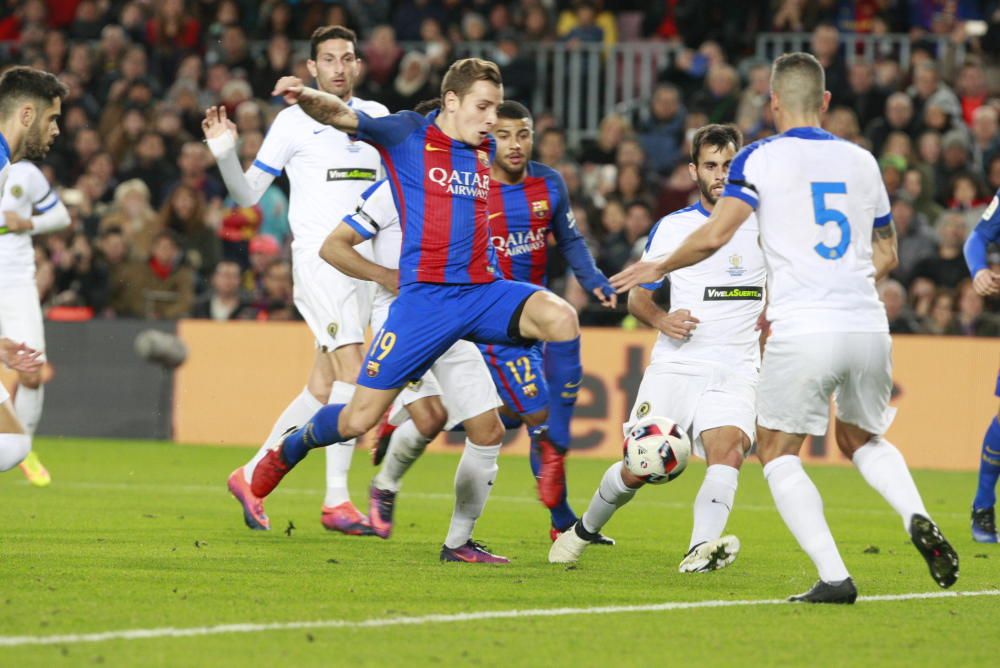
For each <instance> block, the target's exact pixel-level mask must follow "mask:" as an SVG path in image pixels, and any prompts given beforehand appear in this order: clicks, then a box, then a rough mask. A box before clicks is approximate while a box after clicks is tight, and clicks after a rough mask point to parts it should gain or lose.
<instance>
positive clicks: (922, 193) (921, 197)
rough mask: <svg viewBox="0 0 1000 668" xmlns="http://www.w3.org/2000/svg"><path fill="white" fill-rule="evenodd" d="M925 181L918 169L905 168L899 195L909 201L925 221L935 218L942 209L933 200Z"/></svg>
mask: <svg viewBox="0 0 1000 668" xmlns="http://www.w3.org/2000/svg"><path fill="white" fill-rule="evenodd" d="M926 181H927V177H925V175H924V173H923V172H922V171H921V170H920V169H917V168H915V167H911V168H909V169H907V170H906V173H905V174H903V184H902V188H901V193H900V195H901V196H902V197H905V198H906V199H907V200H908V201H909V202H910V203H911V205H912V206H913V208H914V210H915V211H916V212H917V213H919V214H920V215H921V216H923V217H924V220H925V221H931V220H937V219H938V216H940V215H941V212H942V211H943V210H944V209H943V208H942V207H941V205H939V204H938V203H937V202H935V201H934V198H933V197H932V196H931V189H930V188H928V187H927V185H926Z"/></svg>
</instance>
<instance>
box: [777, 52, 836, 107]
mask: <svg viewBox="0 0 1000 668" xmlns="http://www.w3.org/2000/svg"><path fill="white" fill-rule="evenodd" d="M771 90H772V91H774V92H776V93H777V94H778V97H779V98H780V99H781V103H782V106H783V107H785V108H787V109H789V110H793V111H800V112H813V111H819V110H820V109H821V108H822V106H823V93H824V91H825V90H826V73H825V72H824V71H823V66H822V65H820V62H819V61H818V60H816V57H815V56H813V55H812V54H810V53H803V52H798V53H786V54H784V55H782V56H779V57H778V59H777V60H775V61H774V66H773V67H772V68H771Z"/></svg>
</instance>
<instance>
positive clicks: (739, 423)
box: [549, 125, 765, 573]
mask: <svg viewBox="0 0 1000 668" xmlns="http://www.w3.org/2000/svg"><path fill="white" fill-rule="evenodd" d="M741 145H742V137H741V136H740V133H739V130H737V129H736V128H735V127H733V126H728V125H706V126H704V127H702V128H699V129H698V131H697V132H695V134H694V136H693V137H692V140H691V162H690V164H689V166H688V170H689V172H690V174H691V178H692V180H694V181H695V183H697V184H698V189H699V191H700V197H699V199H698V201H697V202H696V203H695V204H694V205H692V206H689V207H687V208H684V209H681V210H680V211H675V212H674V213H672V214H670V215H668V216H666V217H665V218H663V219H662V220H660V221H659V222H658V223H657V224H656V225H655V226H654V227H653V229H652V231H651V232H650V233H649V237H648V239H647V240H646V252H645V253H644V254H643V258H642V259H643V260H645V261H650V260H656V259H662V258H664V257H666V256H668V255H670V254H671V253H672V252H674V251H675V250H676V249H677V248H678V247H679V246H680V245H681V243H682V242H683V241H684V239H685V238H686V237H687V236H688V235H689V234H690V233H691V232H693V231H695V230H696V229H698V228H699V227H701V226H702V225H703V224H704V223H705V220H706V219H707V218H708V216H709V215H711V211H712V209H713V207H714V206H715V204H716V202H717V201H718V199H719V196H720V195H721V194H722V188H723V184H724V182H725V178H726V174H727V173H728V172H729V166H730V163H731V162H732V160H733V157H734V156H735V155H736V152H737V151H738V150H739V149H740V146H741ZM764 278H765V270H764V258H763V255H762V254H761V251H760V247H759V246H758V243H757V225H756V221H755V220H753V218H752V217H751V220H749V221H748V222H747V224H746V225H744V226H743V227H742V228H741V229H740V230H739V231H738V232H737V233H736V234H735V235H734V236H733V238H732V239H731V240H730V241H729V242H728V243H727V244H726V245H725V246H724V247H723V248H722V249H721V251H720V252H719V253H718V254H717V255H715V256H714V257H711V258H708V259H706V260H704V261H702V262H699V263H698V264H696V265H694V266H691V267H688V268H686V269H682V270H680V271H675V272H674V273H673V274H672V275H671V276H670V308H671V311H670V312H669V313H667V312H666V311H664V310H663V309H661V308H660V307H659V306H657V305H656V304H655V303H654V302H653V291H654V290H656V289H658V288H659V287H660V286H661V285H662V283H663V281H662V279H659V280H657V281H655V282H653V283H645V284H643V285H641V286H638V287H636V288H635V289H634V290H632V292H631V293H630V294H629V304H628V305H629V312H631V313H632V315H634V316H635V317H636V318H638V319H639V320H641V321H642V322H644V323H646V324H647V325H650V326H651V327H654V328H656V329H658V330H659V331H660V333H659V335H658V336H657V339H656V344H655V346H654V348H653V353H652V358H651V360H650V363H649V367H648V368H647V369H646V372H645V373H644V374H643V377H642V383H641V384H640V386H639V392H638V395H637V396H636V401H635V405H634V406H633V407H632V412H631V415H630V416H629V421H628V422H627V423H626V424H625V432H626V433H628V431H629V430H630V429H631V428H632V425H633V424H634V423H635V422H636V421H638V420H640V419H641V418H643V417H646V416H647V415H663V416H668V417H670V418H671V419H673V420H675V421H676V422H677V424H679V425H680V426H681V428H683V429H685V430H686V431H688V432H689V433H690V435H691V440H692V442H693V443H694V446H695V452H696V453H698V454H699V455H700V456H702V457H705V459H706V461H707V463H708V470H707V471H706V473H705V479H704V481H703V482H702V485H701V489H700V490H699V492H698V495H697V497H696V498H695V502H694V526H693V528H692V531H691V540H690V543H689V544H688V549H687V553H686V554H685V556H684V559H683V561H682V562H681V564H680V571H681V572H682V573H686V572H705V571H711V570H716V569H718V568H722V567H724V566H727V565H729V564H730V563H732V562H733V561H734V560H735V559H736V554H737V553H738V552H739V547H740V544H739V540H738V539H737V538H736V537H735V536H723V535H722V532H723V530H724V529H725V527H726V522H727V520H728V519H729V514H730V512H731V510H732V507H733V500H734V499H735V496H736V485H737V480H738V476H739V469H740V466H741V465H742V464H743V458H744V457H745V455H746V453H747V452H748V451H749V449H750V445H751V443H752V441H753V434H754V388H755V387H756V385H757V369H758V368H759V366H760V346H759V335H758V333H757V321H758V318H759V317H760V315H761V313H762V311H763V304H764V301H763V297H764ZM643 484H644V483H643V481H642V480H641V479H639V478H638V477H636V476H634V475H632V474H631V473H629V472H628V470H627V469H625V468H624V467H623V465H622V462H616V463H614V464H612V465H611V467H610V468H608V470H607V471H606V472H605V474H604V477H603V478H602V480H601V483H600V486H599V487H598V490H597V492H596V493H595V494H594V497H593V499H592V500H591V502H590V506H589V507H588V508H587V512H586V513H584V515H583V517H581V518H580V521H579V522H577V523H576V524H575V525H574V526H573V527H572V528H570V530H568V531H566V532H565V533H563V534H561V535H560V536H559V538H558V539H556V541H555V543H553V544H552V548H551V549H550V551H549V561H551V562H555V563H566V562H573V561H576V560H577V559H579V557H580V555H581V553H582V552H583V550H584V548H586V547H587V545H589V544H590V540H589V539H590V537H591V536H592V535H593V534H594V533H597V532H598V531H600V530H601V528H602V527H603V526H604V525H605V524H606V523H607V522H608V521H609V520H610V519H611V516H612V515H613V514H614V512H615V511H616V510H617V509H618V508H620V507H622V506H623V505H625V504H626V503H628V502H629V501H631V500H632V497H633V496H635V493H636V491H637V490H638V489H639V488H640V487H642V486H643Z"/></svg>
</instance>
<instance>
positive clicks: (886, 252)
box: [872, 222, 899, 281]
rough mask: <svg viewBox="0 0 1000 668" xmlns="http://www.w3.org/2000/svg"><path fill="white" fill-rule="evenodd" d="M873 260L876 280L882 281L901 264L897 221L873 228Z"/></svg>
mask: <svg viewBox="0 0 1000 668" xmlns="http://www.w3.org/2000/svg"><path fill="white" fill-rule="evenodd" d="M872 262H873V263H874V264H875V280H876V281H881V280H882V279H883V278H885V277H886V276H888V275H889V272H890V271H892V270H893V269H895V268H896V267H897V266H899V251H898V241H897V238H896V224H895V223H893V222H890V223H889V224H888V225H883V226H882V227H876V228H874V229H873V230H872Z"/></svg>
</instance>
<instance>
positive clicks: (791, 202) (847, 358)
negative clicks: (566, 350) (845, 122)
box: [612, 53, 958, 603]
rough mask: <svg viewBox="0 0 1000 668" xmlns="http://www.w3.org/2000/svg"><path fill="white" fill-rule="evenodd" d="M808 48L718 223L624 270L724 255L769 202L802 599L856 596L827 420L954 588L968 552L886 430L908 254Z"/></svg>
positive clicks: (774, 425)
mask: <svg viewBox="0 0 1000 668" xmlns="http://www.w3.org/2000/svg"><path fill="white" fill-rule="evenodd" d="M824 87H825V82H824V74H823V68H822V66H821V65H820V64H819V61H817V60H816V58H814V57H813V56H811V55H809V54H806V53H793V54H786V55H784V56H781V57H780V58H778V59H777V60H776V61H775V63H774V67H773V70H772V73H771V110H772V112H773V113H774V119H775V124H776V125H777V127H778V129H779V130H780V131H781V134H779V135H777V136H775V137H770V138H768V139H765V140H762V141H759V142H756V143H754V144H751V145H750V146H748V147H746V148H744V149H743V151H741V152H740V154H739V155H737V156H736V159H735V160H734V161H733V166H732V167H731V168H730V171H729V180H728V183H727V185H726V189H725V191H724V194H723V197H722V198H721V199H720V200H719V204H718V205H717V206H716V207H715V210H714V211H713V212H712V216H711V218H710V219H709V221H708V222H707V223H706V224H705V225H703V226H702V227H701V228H699V229H698V230H697V231H696V232H695V233H693V234H692V235H691V236H689V237H688V238H687V240H685V242H684V244H683V245H682V246H681V247H680V248H679V249H678V250H677V251H676V252H675V253H673V254H672V255H671V256H670V257H669V258H667V259H666V260H663V261H659V262H641V263H638V264H636V265H633V266H632V267H629V268H628V269H626V270H625V271H623V272H622V273H621V274H619V275H618V276H616V277H614V278H613V279H612V283H613V284H614V285H615V286H616V287H617V288H619V289H622V290H625V289H628V288H631V287H633V286H635V285H637V284H639V283H642V282H645V281H649V280H651V279H653V278H656V277H658V276H660V275H662V274H664V273H668V272H671V271H675V270H678V269H681V268H682V267H686V266H689V265H691V264H694V263H696V262H699V261H701V260H703V259H705V258H706V257H709V256H711V255H712V254H713V253H715V252H716V251H717V250H718V249H719V248H721V247H722V246H723V245H725V244H726V243H727V242H728V241H729V240H730V239H731V238H732V237H733V235H734V234H735V233H736V231H737V230H738V229H739V227H740V225H741V224H743V222H744V221H745V220H746V219H747V218H749V216H750V214H751V213H752V212H753V211H754V210H756V212H757V220H758V224H759V226H760V237H761V245H762V247H763V250H764V258H765V260H766V262H767V269H768V275H767V286H768V295H769V297H768V298H769V306H768V317H769V318H770V320H771V323H772V335H771V337H770V338H769V339H768V343H767V349H766V350H765V351H764V360H763V366H762V368H761V375H760V383H759V385H758V388H757V447H758V455H759V457H760V460H761V462H762V463H763V464H764V476H765V478H766V479H767V483H768V485H769V487H770V488H771V495H772V496H773V497H774V501H775V505H776V506H777V508H778V512H779V513H780V514H781V517H782V519H783V520H784V521H785V524H786V525H788V528H789V529H790V530H791V532H792V534H793V535H794V536H795V538H796V540H798V542H799V545H800V546H801V547H802V549H803V550H804V551H805V552H806V554H808V555H809V557H810V558H811V559H812V561H813V563H814V564H815V565H816V568H817V570H818V571H819V577H820V579H819V581H818V582H817V583H816V584H815V585H814V586H813V587H812V589H810V590H809V591H807V592H805V593H804V594H800V595H797V596H793V597H791V600H793V601H803V602H810V603H853V602H854V600H855V599H856V598H857V589H856V588H855V586H854V582H853V580H852V579H851V577H850V574H849V573H848V571H847V567H846V566H845V565H844V562H843V560H842V559H841V557H840V553H839V552H838V550H837V546H836V544H835V543H834V540H833V535H832V534H831V533H830V529H829V527H828V526H827V523H826V518H825V517H824V514H823V501H822V499H821V498H820V495H819V491H818V490H817V489H816V486H815V485H814V484H813V483H812V481H811V480H810V479H809V476H807V475H806V472H805V470H804V469H803V468H802V462H801V461H800V459H799V457H798V453H799V450H800V449H801V447H802V442H803V440H804V438H805V435H806V434H816V435H822V434H823V433H824V432H825V431H826V429H827V422H828V413H829V401H830V398H831V396H833V397H835V398H836V403H837V416H836V440H837V445H838V446H839V448H840V450H841V452H843V453H844V455H845V456H847V457H849V458H850V459H851V460H852V461H853V463H854V465H855V466H856V467H857V468H858V471H859V472H860V473H861V475H862V476H863V477H864V479H865V480H866V481H867V482H868V483H869V484H870V485H871V486H872V487H873V488H874V489H875V490H876V491H877V492H879V494H881V495H882V496H883V497H884V498H885V499H886V501H888V502H889V504H890V505H891V506H892V507H893V509H894V510H896V511H897V512H898V513H899V514H900V516H901V517H902V519H903V524H904V526H905V528H906V529H907V531H908V532H909V534H910V537H911V540H912V541H913V544H914V545H915V546H916V548H917V549H918V551H919V552H920V553H921V555H922V556H923V557H924V559H925V560H926V561H927V564H928V566H929V568H930V572H931V576H932V577H933V578H934V580H935V582H937V583H938V585H940V586H941V587H950V586H951V585H952V584H954V583H955V581H956V580H957V578H958V555H957V554H956V553H955V550H954V549H953V548H952V547H951V545H950V544H949V543H948V542H947V541H946V540H945V539H944V537H943V536H942V535H941V532H940V530H939V529H938V528H937V526H936V525H935V524H934V523H933V522H932V521H931V519H930V517H929V516H928V513H927V509H926V508H925V507H924V503H923V500H922V499H921V498H920V493H919V492H918V491H917V488H916V485H915V484H914V483H913V478H912V477H911V476H910V472H909V470H908V469H907V467H906V462H905V461H904V460H903V456H902V454H900V452H899V450H897V449H896V447H895V446H894V445H892V444H891V443H889V442H888V441H887V440H886V439H885V438H884V437H883V436H882V435H883V434H884V433H885V430H886V429H887V428H888V426H889V423H890V422H891V420H892V413H893V409H891V408H890V407H889V395H890V392H891V390H892V360H891V349H892V342H891V340H890V338H889V326H888V321H887V319H886V315H885V309H884V307H883V306H882V305H881V304H880V303H879V300H878V295H877V293H876V291H875V281H876V280H877V279H879V278H881V277H883V276H885V275H886V274H887V273H888V272H889V271H890V270H891V269H892V268H893V267H894V266H895V265H896V263H897V261H898V260H897V254H896V232H895V228H894V226H893V224H892V218H891V215H890V211H889V199H888V196H887V195H886V191H885V186H884V185H883V183H882V179H881V175H880V172H879V169H878V165H877V163H876V161H875V158H874V157H873V156H872V155H871V154H870V153H868V152H867V151H865V150H864V149H862V148H860V147H858V146H855V145H854V144H850V143H848V142H845V141H842V140H839V139H838V138H837V137H834V136H833V135H831V134H829V133H827V132H825V131H824V130H822V129H820V115H821V114H822V113H823V112H825V111H826V109H827V107H828V105H829V102H830V93H829V92H828V91H824Z"/></svg>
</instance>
